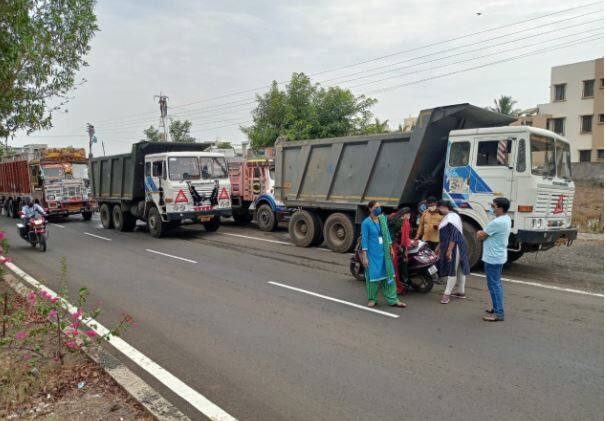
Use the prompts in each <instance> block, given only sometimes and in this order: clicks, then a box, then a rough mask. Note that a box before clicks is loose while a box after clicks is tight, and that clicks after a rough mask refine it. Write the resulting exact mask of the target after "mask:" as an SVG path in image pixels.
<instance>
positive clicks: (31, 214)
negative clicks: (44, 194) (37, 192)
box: [21, 197, 46, 238]
mask: <svg viewBox="0 0 606 421" xmlns="http://www.w3.org/2000/svg"><path fill="white" fill-rule="evenodd" d="M38 215H40V216H46V212H44V209H43V208H42V206H40V204H39V202H38V199H36V202H32V199H31V197H27V198H26V199H25V204H24V205H23V207H22V208H21V219H22V220H23V225H25V226H24V228H23V236H24V237H25V238H27V237H28V235H29V220H30V219H31V218H35V217H36V216H38Z"/></svg>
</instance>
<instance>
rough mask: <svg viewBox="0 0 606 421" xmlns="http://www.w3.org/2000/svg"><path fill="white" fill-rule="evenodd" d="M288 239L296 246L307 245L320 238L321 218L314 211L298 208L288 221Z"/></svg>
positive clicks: (316, 241) (313, 243)
mask: <svg viewBox="0 0 606 421" xmlns="http://www.w3.org/2000/svg"><path fill="white" fill-rule="evenodd" d="M288 233H289V234H290V239H291V240H292V242H293V243H295V245H296V246H298V247H309V246H313V245H316V244H319V243H318V241H321V240H322V220H321V219H320V217H319V216H318V214H316V213H315V212H310V211H306V210H298V211H296V212H295V213H293V215H292V216H291V218H290V222H289V223H288Z"/></svg>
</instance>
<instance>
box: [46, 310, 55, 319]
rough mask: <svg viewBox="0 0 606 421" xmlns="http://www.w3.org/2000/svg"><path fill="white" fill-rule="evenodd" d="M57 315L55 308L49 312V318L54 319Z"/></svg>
mask: <svg viewBox="0 0 606 421" xmlns="http://www.w3.org/2000/svg"><path fill="white" fill-rule="evenodd" d="M55 317H57V310H55V309H54V308H53V309H51V311H49V312H48V318H49V319H54V318H55Z"/></svg>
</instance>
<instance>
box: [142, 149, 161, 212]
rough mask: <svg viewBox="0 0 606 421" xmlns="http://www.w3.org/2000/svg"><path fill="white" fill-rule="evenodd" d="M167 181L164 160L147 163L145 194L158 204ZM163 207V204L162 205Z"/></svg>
mask: <svg viewBox="0 0 606 421" xmlns="http://www.w3.org/2000/svg"><path fill="white" fill-rule="evenodd" d="M165 180H166V164H165V162H164V160H163V159H154V160H149V161H146V162H145V192H146V193H147V194H149V195H150V196H151V199H152V200H153V201H154V202H155V203H157V204H161V203H159V200H160V187H163V188H164V184H166V183H165ZM161 205H162V204H161Z"/></svg>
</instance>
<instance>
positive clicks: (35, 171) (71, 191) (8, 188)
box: [0, 147, 95, 221]
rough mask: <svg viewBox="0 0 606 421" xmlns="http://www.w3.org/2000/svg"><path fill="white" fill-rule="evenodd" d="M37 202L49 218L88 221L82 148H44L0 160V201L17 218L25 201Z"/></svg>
mask: <svg viewBox="0 0 606 421" xmlns="http://www.w3.org/2000/svg"><path fill="white" fill-rule="evenodd" d="M27 197H30V198H31V199H32V200H35V199H38V200H39V202H40V205H41V206H42V207H43V208H44V209H45V211H46V212H47V213H48V214H49V215H57V216H68V215H74V214H81V215H82V217H83V218H84V219H85V220H87V221H88V220H90V219H91V217H92V215H93V211H94V208H95V206H94V202H93V201H92V199H91V198H90V181H89V177H88V160H87V158H86V152H85V150H84V149H82V148H71V147H70V148H46V149H41V150H39V151H36V152H35V153H24V154H17V155H12V156H7V157H3V158H2V159H0V200H1V203H2V208H3V209H4V212H5V214H6V215H8V216H9V217H12V218H16V217H17V215H18V212H19V210H21V207H22V206H23V201H24V200H25V198H27Z"/></svg>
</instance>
